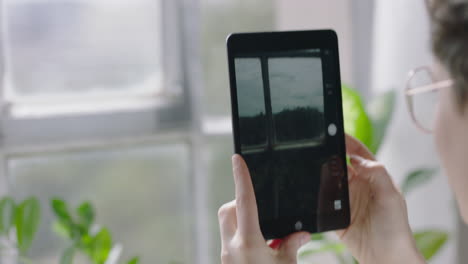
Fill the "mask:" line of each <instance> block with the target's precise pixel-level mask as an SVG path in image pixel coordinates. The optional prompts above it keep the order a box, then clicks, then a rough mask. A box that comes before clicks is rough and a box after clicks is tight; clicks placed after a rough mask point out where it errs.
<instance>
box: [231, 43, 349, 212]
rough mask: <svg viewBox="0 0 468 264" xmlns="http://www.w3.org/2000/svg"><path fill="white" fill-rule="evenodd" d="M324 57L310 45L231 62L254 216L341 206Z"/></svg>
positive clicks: (240, 57) (339, 167) (340, 173)
mask: <svg viewBox="0 0 468 264" xmlns="http://www.w3.org/2000/svg"><path fill="white" fill-rule="evenodd" d="M331 56H332V55H331V54H330V51H328V50H326V51H322V50H319V49H314V50H304V51H291V52H282V53H261V54H240V55H238V56H236V57H235V59H234V66H235V76H236V86H237V87H236V88H237V103H238V104H237V105H238V116H239V120H238V122H239V123H238V125H239V140H240V145H241V154H242V155H243V157H244V158H245V160H246V162H247V164H248V166H249V169H250V172H251V175H252V180H253V184H254V189H255V193H256V197H257V203H258V209H259V215H260V218H261V219H260V220H261V221H262V220H274V219H278V218H294V217H298V216H304V215H306V216H308V217H318V216H319V215H320V214H321V213H328V212H335V211H339V210H341V206H342V205H341V202H342V200H343V195H344V194H343V192H342V191H341V190H342V187H343V184H342V183H343V175H344V173H343V163H342V162H343V161H342V160H341V159H340V157H339V156H338V155H337V154H336V153H338V149H339V147H340V146H339V144H338V143H337V140H334V137H335V136H336V133H337V132H336V131H337V126H336V122H337V120H339V119H338V118H337V113H336V109H335V108H336V107H335V106H334V104H336V103H335V102H334V101H333V99H330V100H329V99H328V97H327V96H330V98H333V94H332V92H329V91H330V90H328V89H327V87H331V86H333V85H337V84H336V83H334V78H333V67H332V65H331V63H332V61H333V60H332V58H331ZM330 102H332V103H330Z"/></svg>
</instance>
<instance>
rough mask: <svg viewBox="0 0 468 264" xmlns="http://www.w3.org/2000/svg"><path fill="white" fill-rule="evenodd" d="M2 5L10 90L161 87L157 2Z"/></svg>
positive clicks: (43, 0) (31, 0)
mask: <svg viewBox="0 0 468 264" xmlns="http://www.w3.org/2000/svg"><path fill="white" fill-rule="evenodd" d="M4 2H5V14H6V16H5V22H6V33H5V36H4V40H5V41H6V46H5V48H6V56H7V66H6V70H7V80H6V83H7V84H8V88H9V92H10V93H12V94H14V95H17V96H25V95H44V94H54V95H55V94H64V93H65V94H70V93H78V92H80V93H83V92H103V91H105V92H115V91H142V90H144V91H146V90H151V91H154V89H157V88H158V86H160V85H159V82H160V79H161V73H160V72H161V56H160V55H161V36H162V34H161V29H160V27H161V22H162V18H161V10H160V6H161V3H160V1H153V0H132V1H126V0H112V1H105V0H96V1H94V0H93V1H90V0H6V1H4Z"/></svg>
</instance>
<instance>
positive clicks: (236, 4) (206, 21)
mask: <svg viewBox="0 0 468 264" xmlns="http://www.w3.org/2000/svg"><path fill="white" fill-rule="evenodd" d="M200 2H201V7H202V9H201V12H202V14H201V19H202V21H201V27H202V28H201V30H202V39H201V40H202V43H201V45H202V46H201V48H202V54H201V55H202V66H203V73H204V76H203V81H204V94H203V96H204V97H203V100H204V102H205V103H204V104H203V106H204V112H205V113H206V114H208V115H210V116H225V115H229V114H230V111H231V109H230V107H229V105H230V99H229V78H228V67H227V56H226V37H227V36H228V35H229V34H230V33H233V32H243V31H271V30H273V29H274V28H275V21H274V5H275V1H270V0H257V1H250V0H235V1H231V0H202V1H200Z"/></svg>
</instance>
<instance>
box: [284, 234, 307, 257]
mask: <svg viewBox="0 0 468 264" xmlns="http://www.w3.org/2000/svg"><path fill="white" fill-rule="evenodd" d="M309 241H310V234H309V233H307V232H297V233H294V234H291V235H289V236H287V237H286V238H284V239H283V240H282V242H281V245H280V246H279V249H278V253H279V254H278V255H279V257H280V258H281V259H282V260H284V261H287V262H291V263H296V258H297V250H299V248H300V247H302V246H303V245H304V244H306V243H307V242H309Z"/></svg>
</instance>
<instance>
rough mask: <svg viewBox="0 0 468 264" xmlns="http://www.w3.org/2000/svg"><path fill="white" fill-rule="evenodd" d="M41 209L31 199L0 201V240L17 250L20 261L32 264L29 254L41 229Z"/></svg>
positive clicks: (37, 203) (34, 200)
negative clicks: (17, 201)
mask: <svg viewBox="0 0 468 264" xmlns="http://www.w3.org/2000/svg"><path fill="white" fill-rule="evenodd" d="M40 215H41V207H40V205H39V202H38V200H37V199H36V198H34V197H31V198H28V199H26V200H24V201H22V202H20V203H15V201H14V200H13V199H12V198H11V197H4V198H3V199H1V200H0V238H1V239H4V240H5V241H6V243H7V244H8V245H7V246H8V247H11V248H15V249H16V250H17V254H18V259H19V260H20V261H21V262H23V263H30V262H31V261H30V260H29V259H28V257H27V253H28V250H29V248H30V247H31V244H32V242H33V240H34V237H35V235H36V232H37V229H38V227H39V220H40Z"/></svg>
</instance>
